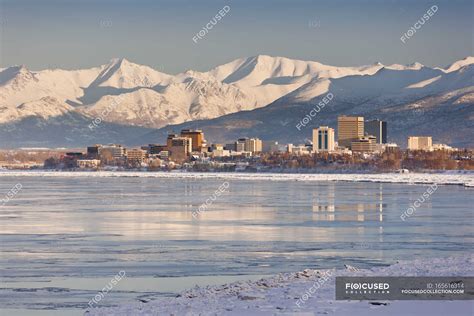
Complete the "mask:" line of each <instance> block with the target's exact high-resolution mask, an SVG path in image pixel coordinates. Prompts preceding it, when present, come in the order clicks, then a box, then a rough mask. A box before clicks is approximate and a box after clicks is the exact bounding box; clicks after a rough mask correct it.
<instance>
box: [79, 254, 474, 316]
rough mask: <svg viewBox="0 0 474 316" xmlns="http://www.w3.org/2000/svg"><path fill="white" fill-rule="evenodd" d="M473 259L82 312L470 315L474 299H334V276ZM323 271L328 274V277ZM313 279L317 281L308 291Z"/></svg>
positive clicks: (226, 288) (224, 288)
mask: <svg viewBox="0 0 474 316" xmlns="http://www.w3.org/2000/svg"><path fill="white" fill-rule="evenodd" d="M473 261H474V258H473V256H472V255H465V256H458V257H452V258H437V259H430V260H423V259H418V260H413V261H403V262H398V263H397V264H394V265H392V266H389V267H379V268H373V269H370V270H358V269H357V268H355V267H351V266H346V269H344V270H334V269H333V270H311V269H307V270H304V271H303V272H297V273H285V274H279V275H276V276H274V277H271V278H266V279H261V280H258V281H247V282H245V281H241V282H235V283H231V284H225V285H221V286H212V287H205V288H199V287H195V288H193V289H190V290H187V291H185V292H182V293H181V294H180V295H178V296H177V297H175V298H161V299H158V300H156V301H151V302H147V303H133V304H128V305H123V306H119V307H115V308H103V309H91V310H88V311H86V313H85V315H88V316H89V315H95V316H102V315H118V316H119V315H351V316H358V315H364V316H365V315H472V312H473V308H474V303H473V301H336V300H335V279H334V277H335V276H472V275H474V264H473V263H474V262H473ZM324 275H329V276H330V277H329V279H327V281H324V279H323V276H324ZM315 284H319V286H317V287H316V286H315V287H314V289H316V290H312V291H311V292H312V293H314V294H310V291H309V289H310V288H312V287H313V286H314V285H315ZM305 294H306V295H308V296H305V298H306V300H305V301H303V300H302V297H303V295H305ZM298 302H299V303H298Z"/></svg>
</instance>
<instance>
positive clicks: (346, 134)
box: [337, 116, 364, 147]
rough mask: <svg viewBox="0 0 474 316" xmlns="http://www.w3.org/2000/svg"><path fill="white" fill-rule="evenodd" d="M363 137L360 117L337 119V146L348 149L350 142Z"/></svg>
mask: <svg viewBox="0 0 474 316" xmlns="http://www.w3.org/2000/svg"><path fill="white" fill-rule="evenodd" d="M363 136H364V118H363V117H362V116H339V117H338V118H337V141H338V144H339V146H342V147H350V146H351V142H352V141H356V140H358V139H359V138H360V137H363Z"/></svg>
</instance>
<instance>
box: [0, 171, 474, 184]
mask: <svg viewBox="0 0 474 316" xmlns="http://www.w3.org/2000/svg"><path fill="white" fill-rule="evenodd" d="M2 176H3V177H9V176H11V177H97V178H104V177H142V178H164V179H181V178H182V179H222V180H265V181H344V182H378V183H407V184H433V183H436V184H445V185H448V184H451V185H463V186H466V187H474V173H473V172H468V171H466V172H463V173H406V174H404V173H377V174H361V173H312V174H310V173H244V172H242V173H240V172H228V173H227V172H163V171H159V172H140V171H90V172H88V171H43V170H39V171H10V170H0V177H2Z"/></svg>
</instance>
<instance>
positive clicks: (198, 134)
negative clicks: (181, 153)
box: [181, 129, 206, 152]
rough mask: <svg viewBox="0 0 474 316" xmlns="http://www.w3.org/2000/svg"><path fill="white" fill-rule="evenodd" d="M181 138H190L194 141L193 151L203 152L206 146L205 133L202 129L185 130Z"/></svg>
mask: <svg viewBox="0 0 474 316" xmlns="http://www.w3.org/2000/svg"><path fill="white" fill-rule="evenodd" d="M181 137H189V138H191V139H192V144H193V148H192V151H198V152H201V151H202V150H203V147H204V146H205V142H206V141H205V140H204V133H203V132H202V130H200V129H196V130H191V129H183V130H181Z"/></svg>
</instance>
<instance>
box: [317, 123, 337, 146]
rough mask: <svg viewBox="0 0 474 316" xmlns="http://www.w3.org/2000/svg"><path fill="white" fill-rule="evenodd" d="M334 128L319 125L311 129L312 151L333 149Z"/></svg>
mask: <svg viewBox="0 0 474 316" xmlns="http://www.w3.org/2000/svg"><path fill="white" fill-rule="evenodd" d="M334 145H335V142H334V129H333V128H330V127H328V126H320V127H319V128H315V129H313V152H319V151H334V147H335V146H334Z"/></svg>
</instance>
